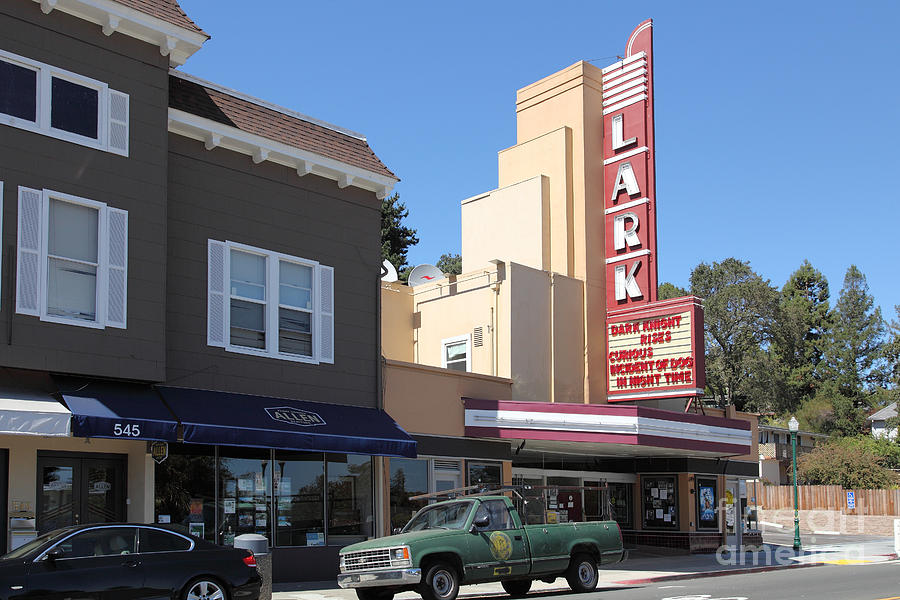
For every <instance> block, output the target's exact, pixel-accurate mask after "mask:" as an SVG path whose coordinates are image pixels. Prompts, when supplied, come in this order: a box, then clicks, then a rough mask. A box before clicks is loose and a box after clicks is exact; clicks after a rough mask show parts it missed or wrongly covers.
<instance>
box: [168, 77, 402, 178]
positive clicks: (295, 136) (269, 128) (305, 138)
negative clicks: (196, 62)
mask: <svg viewBox="0 0 900 600" xmlns="http://www.w3.org/2000/svg"><path fill="white" fill-rule="evenodd" d="M169 106H170V107H171V108H175V109H178V110H183V111H184V112H187V113H190V114H192V115H197V116H198V117H203V118H206V119H210V120H212V121H215V122H217V123H221V124H223V125H228V126H230V127H236V128H238V129H240V130H241V131H244V132H246V133H250V134H253V135H258V136H262V137H264V138H267V139H270V140H274V141H276V142H281V143H282V144H286V145H288V146H293V147H294V148H299V149H301V150H306V151H308V152H313V153H315V154H318V155H320V156H325V157H328V158H331V159H334V160H338V161H340V162H342V163H345V164H348V165H351V166H354V167H359V168H361V169H365V170H367V171H371V172H373V173H378V174H379V175H384V176H387V177H390V178H392V179H397V176H396V175H394V174H393V173H392V172H391V171H390V169H388V168H387V167H386V166H385V165H384V163H382V162H381V160H380V159H379V158H378V157H377V156H376V155H375V152H373V151H372V148H370V147H369V144H368V142H367V141H366V140H365V138H362V137H357V136H354V135H350V134H348V133H343V132H341V131H338V130H336V129H332V128H330V127H326V126H325V125H322V124H318V123H315V122H313V120H309V121H307V120H304V119H303V118H301V117H300V116H299V115H297V116H294V115H290V114H285V112H281V111H278V110H275V109H274V108H269V107H266V106H261V105H260V104H257V103H254V102H252V101H250V100H248V99H246V98H241V97H238V96H235V95H233V94H229V93H227V92H226V91H224V90H222V89H219V88H216V87H209V86H206V85H202V84H200V83H198V82H196V81H190V80H186V79H184V78H183V77H180V76H178V75H171V76H170V77H169ZM285 110H286V109H285Z"/></svg>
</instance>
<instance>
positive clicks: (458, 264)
mask: <svg viewBox="0 0 900 600" xmlns="http://www.w3.org/2000/svg"><path fill="white" fill-rule="evenodd" d="M435 266H436V267H437V268H438V269H440V270H441V272H442V273H444V274H446V275H459V274H460V273H462V256H460V255H459V254H450V253H447V254H441V257H440V258H439V259H438V261H437V264H436V265H435Z"/></svg>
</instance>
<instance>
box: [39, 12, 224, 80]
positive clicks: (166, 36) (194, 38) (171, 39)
mask: <svg viewBox="0 0 900 600" xmlns="http://www.w3.org/2000/svg"><path fill="white" fill-rule="evenodd" d="M34 2H37V3H38V4H40V5H41V10H42V11H43V12H44V14H50V13H51V12H53V11H54V10H58V11H60V12H64V13H67V14H70V15H73V16H75V17H78V18H79V19H84V20H85V21H89V22H91V23H95V24H97V25H99V26H100V27H101V28H102V29H103V33H104V34H105V35H107V36H110V35H112V34H113V33H116V32H118V33H121V34H122V35H127V36H129V37H133V38H135V39H138V40H141V41H143V42H147V43H149V44H153V45H154V46H157V47H159V53H160V54H162V55H163V56H168V57H169V64H170V65H172V66H179V65H182V64H184V62H185V61H186V60H187V59H188V58H190V57H191V55H193V54H194V53H195V52H196V51H197V50H199V49H200V47H201V46H202V45H203V43H204V42H205V41H206V40H208V39H209V36H208V35H206V34H205V33H201V32H199V31H193V30H191V29H186V28H184V27H179V26H178V25H174V24H172V23H169V22H167V21H164V20H162V19H159V18H157V17H154V16H152V15H148V14H146V13H143V12H141V11H138V10H135V9H133V8H131V7H128V6H125V5H123V4H119V3H118V2H113V1H112V0H34Z"/></svg>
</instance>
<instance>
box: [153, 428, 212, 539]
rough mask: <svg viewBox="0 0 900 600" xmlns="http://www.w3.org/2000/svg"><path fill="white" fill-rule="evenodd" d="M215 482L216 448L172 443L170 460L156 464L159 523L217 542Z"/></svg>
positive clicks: (157, 514) (157, 517) (156, 497)
mask: <svg viewBox="0 0 900 600" xmlns="http://www.w3.org/2000/svg"><path fill="white" fill-rule="evenodd" d="M215 482H216V459H215V449H214V448H211V447H207V446H193V445H183V444H170V446H169V457H168V458H167V459H166V460H165V461H163V462H162V463H160V464H158V465H156V477H155V496H154V497H155V505H156V506H155V509H156V522H157V523H173V524H177V525H181V526H183V527H184V530H185V531H186V532H190V533H192V534H194V535H196V536H197V537H201V538H203V539H206V540H209V541H215V534H216V528H215V524H216V511H215V492H216V487H215V486H216V483H215Z"/></svg>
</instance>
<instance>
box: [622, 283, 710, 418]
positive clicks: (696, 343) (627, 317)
mask: <svg viewBox="0 0 900 600" xmlns="http://www.w3.org/2000/svg"><path fill="white" fill-rule="evenodd" d="M606 329H607V332H606V334H607V340H608V341H609V343H608V346H607V372H608V374H609V379H608V382H609V385H608V388H607V400H608V401H609V402H624V401H626V400H647V399H650V398H667V397H681V396H696V395H699V394H702V393H703V385H704V376H705V365H704V360H703V306H702V304H701V303H700V299H699V298H697V297H695V296H687V297H685V298H675V299H672V300H662V301H658V302H654V303H652V304H648V305H645V306H644V307H642V308H641V309H638V310H636V309H634V308H629V309H624V310H619V311H612V312H610V313H609V316H608V318H607V320H606ZM698 349H699V351H698Z"/></svg>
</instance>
